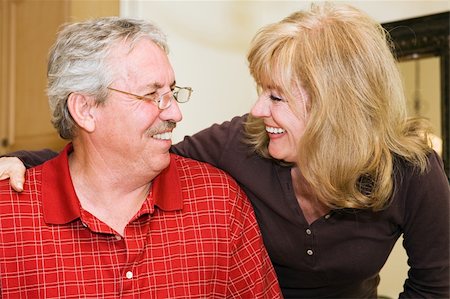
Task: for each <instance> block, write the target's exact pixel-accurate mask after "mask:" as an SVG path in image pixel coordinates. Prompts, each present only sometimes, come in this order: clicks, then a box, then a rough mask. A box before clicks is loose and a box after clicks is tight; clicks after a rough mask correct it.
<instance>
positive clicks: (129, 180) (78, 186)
mask: <svg viewBox="0 0 450 299" xmlns="http://www.w3.org/2000/svg"><path fill="white" fill-rule="evenodd" d="M97 162H98V163H95V162H92V159H88V158H87V157H85V156H82V155H80V154H78V155H77V154H75V152H73V153H72V154H71V155H70V156H69V170H70V175H71V177H72V182H73V185H74V189H75V191H76V194H77V197H78V199H79V200H80V204H81V207H82V208H83V209H84V210H86V211H88V212H90V213H91V214H92V215H94V216H95V217H97V218H98V219H100V220H101V221H103V222H104V223H106V224H107V225H108V226H110V227H111V228H112V229H114V230H115V231H117V232H118V233H119V234H120V235H123V234H124V230H125V227H126V225H127V224H128V223H129V221H130V220H131V218H132V217H133V216H134V215H136V213H137V212H138V211H139V209H140V208H141V207H142V204H143V202H144V201H145V199H146V198H147V195H148V192H149V189H150V186H151V181H152V179H153V178H154V177H155V176H156V175H155V176H153V177H149V176H147V177H144V176H142V177H139V175H137V174H136V175H133V176H131V175H129V173H128V170H129V168H130V167H125V168H124V169H121V168H120V167H117V165H114V163H112V164H108V163H105V161H104V160H97Z"/></svg>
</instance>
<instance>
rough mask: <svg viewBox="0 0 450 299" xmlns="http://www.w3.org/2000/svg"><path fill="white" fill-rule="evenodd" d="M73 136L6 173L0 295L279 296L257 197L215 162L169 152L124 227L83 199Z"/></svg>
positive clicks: (1, 185)
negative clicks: (20, 176) (121, 230)
mask: <svg viewBox="0 0 450 299" xmlns="http://www.w3.org/2000/svg"><path fill="white" fill-rule="evenodd" d="M70 151H71V146H68V147H67V148H66V149H65V150H64V151H63V152H62V153H61V154H60V155H59V156H58V157H56V158H55V159H53V160H50V161H48V162H47V163H45V164H43V165H41V166H38V167H36V168H32V169H30V170H28V171H27V174H26V183H25V190H24V191H23V192H22V193H21V194H17V193H15V192H13V191H12V190H11V188H10V187H9V183H8V181H0V295H1V297H2V298H279V297H281V295H280V291H279V287H278V282H277V280H276V276H275V273H274V270H273V267H272V265H271V263H270V260H269V258H268V255H267V253H266V251H265V248H264V246H263V243H262V239H261V235H260V232H259V229H258V227H257V224H256V221H255V217H254V214H253V211H252V207H251V205H250V204H249V202H248V200H247V198H246V197H245V196H244V194H243V192H242V191H241V190H240V189H239V187H238V186H237V184H236V183H235V182H234V181H233V180H231V179H230V178H229V177H228V176H227V175H225V174H224V173H223V172H222V171H220V170H217V169H215V168H212V167H211V166H209V165H207V164H203V163H199V162H196V161H193V160H189V159H185V158H182V157H179V156H175V155H171V163H170V166H169V167H168V168H167V169H165V170H164V171H163V173H161V174H160V175H159V176H158V177H157V178H156V179H155V180H154V181H153V184H152V188H151V191H150V193H149V195H148V198H147V200H146V201H145V202H144V204H143V206H142V207H141V209H140V211H139V212H138V213H137V214H136V215H135V217H134V218H133V219H132V220H131V221H130V223H129V224H128V225H127V227H126V229H125V234H124V236H120V235H118V234H117V233H116V232H115V231H114V230H112V229H111V228H109V227H108V226H107V225H106V224H104V223H102V222H101V221H100V220H98V219H97V218H96V217H94V216H93V215H91V214H90V213H89V212H87V211H85V210H83V209H82V208H81V207H80V204H79V201H78V199H77V197H76V194H75V191H74V189H73V186H72V184H71V179H70V175H69V170H68V164H67V156H68V152H70Z"/></svg>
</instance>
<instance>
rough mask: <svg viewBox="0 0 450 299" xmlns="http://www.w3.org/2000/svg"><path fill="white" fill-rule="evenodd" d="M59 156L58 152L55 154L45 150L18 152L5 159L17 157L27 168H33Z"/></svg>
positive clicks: (8, 155)
mask: <svg viewBox="0 0 450 299" xmlns="http://www.w3.org/2000/svg"><path fill="white" fill-rule="evenodd" d="M57 155H58V153H57V152H54V151H52V150H49V149H43V150H39V151H17V152H12V153H8V154H6V155H5V157H17V158H19V159H20V160H21V161H22V162H23V164H24V165H25V167H26V168H31V167H34V166H37V165H40V164H42V163H44V162H45V161H48V160H50V159H53V158H54V157H56V156H57Z"/></svg>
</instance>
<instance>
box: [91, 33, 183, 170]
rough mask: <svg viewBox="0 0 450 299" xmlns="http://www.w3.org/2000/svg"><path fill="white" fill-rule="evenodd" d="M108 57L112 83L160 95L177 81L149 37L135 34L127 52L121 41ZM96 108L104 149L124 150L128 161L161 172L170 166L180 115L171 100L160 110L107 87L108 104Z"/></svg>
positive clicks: (121, 87) (128, 88) (135, 92)
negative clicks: (175, 127)
mask: <svg viewBox="0 0 450 299" xmlns="http://www.w3.org/2000/svg"><path fill="white" fill-rule="evenodd" d="M110 59H111V60H110V63H112V65H113V66H114V68H115V69H114V71H115V73H117V74H119V78H118V79H117V80H115V81H114V82H113V83H112V84H111V85H110V87H112V88H115V89H118V90H122V91H126V92H129V93H133V94H136V95H141V96H144V95H146V96H151V95H154V96H155V98H156V99H158V98H159V96H160V95H162V94H164V93H166V92H168V91H170V90H171V89H173V88H174V86H175V75H174V72H173V69H172V67H171V65H170V62H169V60H168V57H167V55H166V53H165V52H164V51H163V50H162V49H161V48H160V47H159V46H157V45H156V44H155V43H153V42H152V41H150V40H148V39H141V40H139V41H138V42H137V43H136V44H135V47H134V48H133V50H132V51H131V52H130V48H129V45H128V44H126V43H123V44H121V45H119V46H118V47H117V48H115V49H114V50H113V52H112V55H111V57H110ZM99 108H100V109H99V110H98V111H99V115H98V116H97V119H98V121H99V126H97V129H98V130H99V131H100V134H101V135H100V136H102V138H103V142H104V143H106V144H108V149H111V150H112V151H114V152H115V153H116V154H119V156H120V155H123V157H124V158H125V159H124V161H129V163H130V166H132V165H134V166H135V167H145V169H146V170H147V171H156V172H160V171H161V170H163V169H164V168H166V167H167V166H168V164H169V161H170V158H169V148H170V146H171V144H172V140H171V132H172V129H173V127H174V126H173V124H174V123H176V122H179V121H180V120H181V119H182V115H181V112H180V110H179V107H178V104H177V102H176V101H175V100H172V103H171V106H170V107H169V108H167V109H165V110H160V109H159V108H158V106H157V104H156V103H155V102H153V101H144V100H138V99H136V98H135V97H133V96H130V95H126V94H123V93H119V92H113V91H111V93H110V96H109V98H108V99H107V100H106V105H104V106H102V107H99ZM170 124H172V126H171V125H170ZM97 129H96V130H97Z"/></svg>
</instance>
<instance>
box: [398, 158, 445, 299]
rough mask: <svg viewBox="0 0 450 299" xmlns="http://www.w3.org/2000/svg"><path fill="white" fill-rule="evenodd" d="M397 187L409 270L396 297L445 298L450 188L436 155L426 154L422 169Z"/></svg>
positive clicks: (440, 161)
mask: <svg viewBox="0 0 450 299" xmlns="http://www.w3.org/2000/svg"><path fill="white" fill-rule="evenodd" d="M401 191H405V196H406V200H405V207H404V209H405V219H404V223H405V226H404V241H403V246H404V247H405V249H406V252H407V254H408V265H409V266H410V270H409V271H408V279H407V280H406V282H405V289H404V292H403V293H401V294H400V298H449V296H450V294H449V288H450V286H449V282H450V278H449V271H450V270H449V234H450V233H449V203H450V188H449V184H448V181H447V178H446V175H445V173H444V170H443V165H442V160H440V158H439V156H438V155H437V154H436V153H432V154H430V155H429V167H428V169H427V170H426V172H425V173H424V174H418V173H417V172H415V173H414V174H413V175H412V179H411V181H410V182H409V183H408V186H407V187H406V189H403V188H402V189H401Z"/></svg>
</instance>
